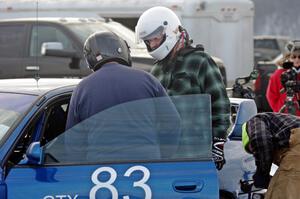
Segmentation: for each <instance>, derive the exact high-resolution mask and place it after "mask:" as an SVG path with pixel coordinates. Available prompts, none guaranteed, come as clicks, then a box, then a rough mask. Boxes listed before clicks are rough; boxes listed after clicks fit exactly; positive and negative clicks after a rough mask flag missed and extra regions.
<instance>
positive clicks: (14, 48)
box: [0, 23, 27, 78]
mask: <svg viewBox="0 0 300 199" xmlns="http://www.w3.org/2000/svg"><path fill="white" fill-rule="evenodd" d="M26 30H27V29H26V25H25V24H23V23H1V24H0V78H14V77H21V76H22V71H21V63H22V61H23V56H24V51H25V50H24V46H25V41H26V34H27V31H26Z"/></svg>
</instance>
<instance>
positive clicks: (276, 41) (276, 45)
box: [254, 35, 290, 65]
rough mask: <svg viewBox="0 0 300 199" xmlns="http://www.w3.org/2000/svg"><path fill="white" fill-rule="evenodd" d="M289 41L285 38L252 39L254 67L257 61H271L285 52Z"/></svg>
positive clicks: (258, 36) (260, 37)
mask: <svg viewBox="0 0 300 199" xmlns="http://www.w3.org/2000/svg"><path fill="white" fill-rule="evenodd" d="M288 41H290V38H289V37H287V36H275V35H257V36H255V37H254V65H256V64H257V63H258V62H259V61H272V60H274V59H275V58H276V57H277V56H278V55H280V54H281V53H284V51H285V45H286V44H287V42H288Z"/></svg>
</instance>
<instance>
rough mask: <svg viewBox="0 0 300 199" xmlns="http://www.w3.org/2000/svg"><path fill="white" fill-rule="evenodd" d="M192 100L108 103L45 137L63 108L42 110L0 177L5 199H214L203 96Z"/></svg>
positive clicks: (214, 182)
mask: <svg viewBox="0 0 300 199" xmlns="http://www.w3.org/2000/svg"><path fill="white" fill-rule="evenodd" d="M196 96H197V95H195V96H182V97H175V98H173V100H172V101H170V99H169V98H158V99H146V100H137V101H133V102H128V103H124V104H120V105H116V106H114V107H112V108H109V109H106V110H104V111H102V112H100V113H98V114H95V115H93V116H92V117H91V118H88V119H86V120H84V121H82V122H81V123H79V124H77V125H76V126H74V127H72V128H70V129H68V130H66V131H65V132H61V133H58V134H57V135H55V136H54V137H52V138H51V139H47V138H49V136H48V135H49V134H53V133H55V131H58V130H55V128H57V126H59V124H58V120H61V119H58V118H61V116H62V115H63V114H61V113H63V112H65V111H67V105H63V103H62V104H59V103H57V101H56V103H54V104H53V105H52V106H50V105H49V106H45V112H44V113H41V114H39V115H38V119H36V120H35V123H34V125H33V126H34V128H33V129H34V130H31V132H32V136H31V138H32V139H31V140H32V142H33V143H32V144H31V145H30V147H28V148H29V149H28V150H27V155H26V158H25V159H23V160H21V161H20V162H19V163H18V164H17V165H16V166H14V167H12V168H11V169H10V171H9V173H8V175H7V177H6V179H5V184H6V187H7V198H9V199H14V198H18V199H21V198H32V199H34V198H43V199H53V198H68V199H69V198H70V199H79V198H91V199H93V198H101V199H105V198H107V199H108V198H113V199H118V198H123V199H129V198H131V199H134V198H135V199H137V198H146V199H150V198H158V199H159V198H174V199H176V198H207V199H209V198H214V199H215V198H218V196H219V186H218V179H217V174H216V169H215V165H214V163H213V161H212V159H211V125H210V123H211V122H210V120H211V117H210V106H208V105H209V104H210V102H209V100H210V98H209V96H208V95H199V96H197V98H195V97H196ZM64 100H65V99H64ZM195 100H197V102H202V103H192V102H195ZM58 101H59V100H58ZM173 103H174V104H175V106H174V104H173ZM54 105H55V107H57V106H58V107H60V108H61V109H62V110H61V111H58V110H56V111H54V112H56V113H58V115H57V114H54V113H53V114H52V113H49V111H50V112H52V110H53V107H54ZM175 107H176V108H175ZM46 110H47V111H46ZM174 111H175V112H174ZM59 112H60V113H59ZM51 117H52V119H53V120H54V121H52V122H50V119H51ZM199 118H201V119H199ZM55 119H57V120H56V121H55ZM50 123H52V124H50ZM51 125H52V127H51ZM49 129H51V130H49ZM50 137H51V136H50ZM36 141H37V142H36ZM35 143H39V144H38V145H40V146H41V147H40V151H39V153H40V154H39V155H41V156H39V155H38V156H36V155H34V153H33V152H32V151H31V148H34V146H35V145H34V144H35ZM33 156H35V158H36V157H40V158H37V159H34V158H32V157H33Z"/></svg>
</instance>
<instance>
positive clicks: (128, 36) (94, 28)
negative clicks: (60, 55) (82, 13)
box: [66, 22, 146, 48]
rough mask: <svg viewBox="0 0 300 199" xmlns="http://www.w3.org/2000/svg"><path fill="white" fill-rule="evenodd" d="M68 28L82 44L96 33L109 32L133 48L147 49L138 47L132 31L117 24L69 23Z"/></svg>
mask: <svg viewBox="0 0 300 199" xmlns="http://www.w3.org/2000/svg"><path fill="white" fill-rule="evenodd" d="M66 26H68V27H69V28H70V30H71V31H73V32H74V33H75V34H76V35H77V36H78V37H79V39H80V40H81V41H82V42H85V40H86V39H87V38H88V36H90V35H91V34H92V33H94V32H98V31H104V30H106V31H107V30H109V31H113V32H114V33H116V34H117V35H118V36H120V37H121V38H123V39H124V40H126V42H127V43H128V45H129V46H130V47H131V48H146V46H145V45H144V44H141V45H137V44H136V43H135V35H134V32H133V31H132V30H130V29H128V28H127V27H125V26H123V25H121V24H119V23H116V22H109V23H103V22H97V23H96V22H95V23H68V24H66Z"/></svg>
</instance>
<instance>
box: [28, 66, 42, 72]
mask: <svg viewBox="0 0 300 199" xmlns="http://www.w3.org/2000/svg"><path fill="white" fill-rule="evenodd" d="M25 69H26V70H27V71H39V70H40V67H39V66H26V67H25Z"/></svg>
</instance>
